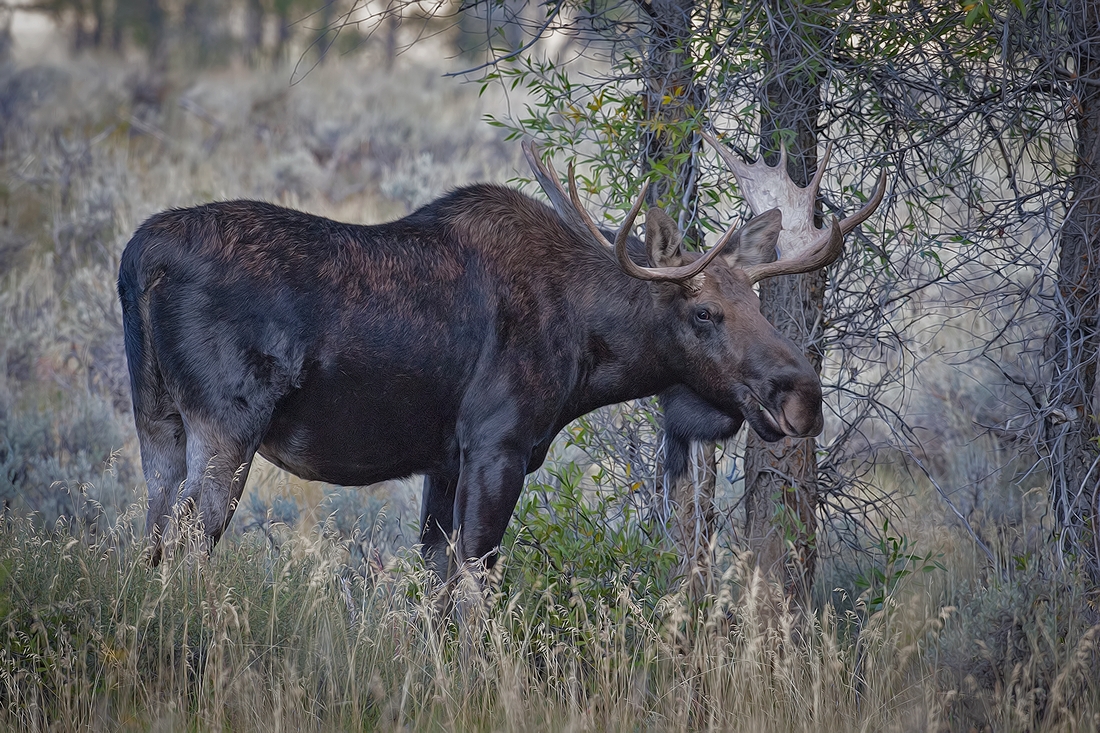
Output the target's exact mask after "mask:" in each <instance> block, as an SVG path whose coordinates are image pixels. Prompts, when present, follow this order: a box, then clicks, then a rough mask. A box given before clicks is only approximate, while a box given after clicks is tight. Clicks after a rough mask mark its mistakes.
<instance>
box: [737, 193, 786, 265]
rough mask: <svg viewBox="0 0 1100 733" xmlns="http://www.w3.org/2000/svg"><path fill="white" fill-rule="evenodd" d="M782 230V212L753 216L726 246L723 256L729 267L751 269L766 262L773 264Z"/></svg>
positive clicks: (774, 211) (776, 209)
mask: <svg viewBox="0 0 1100 733" xmlns="http://www.w3.org/2000/svg"><path fill="white" fill-rule="evenodd" d="M782 229H783V212H781V211H780V210H779V209H778V208H775V209H770V210H768V211H765V212H764V213H763V214H760V215H759V216H754V217H753V218H752V219H750V220H749V222H748V223H747V224H745V225H744V226H743V227H741V229H740V230H738V232H737V234H736V235H735V236H734V240H735V241H731V242H730V243H729V244H728V245H726V253H725V254H724V255H723V257H725V259H726V262H727V263H728V264H729V266H730V267H740V268H742V269H744V268H746V267H752V266H754V265H762V264H764V263H766V262H775V260H776V258H777V256H778V255H777V252H776V249H775V245H776V243H777V242H778V241H779V232H780V231H782Z"/></svg>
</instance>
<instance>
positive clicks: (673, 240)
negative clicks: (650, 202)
mask: <svg viewBox="0 0 1100 733" xmlns="http://www.w3.org/2000/svg"><path fill="white" fill-rule="evenodd" d="M683 244H684V242H683V239H682V238H681V237H680V229H679V228H678V227H677V226H676V222H674V221H673V220H672V218H671V217H670V216H669V215H668V214H666V213H665V212H664V211H662V210H661V209H658V208H656V207H654V208H652V209H650V210H649V211H647V212H646V215H645V247H646V251H647V252H649V264H650V266H651V267H679V266H680V265H682V264H683V261H684V258H683V253H684V248H683Z"/></svg>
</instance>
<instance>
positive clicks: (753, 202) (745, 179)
mask: <svg viewBox="0 0 1100 733" xmlns="http://www.w3.org/2000/svg"><path fill="white" fill-rule="evenodd" d="M702 134H703V138H704V139H705V140H706V141H707V142H708V143H710V145H711V146H712V147H713V148H714V149H715V151H717V152H718V155H720V156H721V157H722V160H724V161H725V162H726V165H728V166H729V167H730V170H732V171H733V174H734V176H736V178H737V182H738V183H739V184H740V186H741V194H742V195H743V196H744V197H745V200H746V201H747V202H748V204H749V208H750V209H752V212H753V214H757V215H759V214H762V213H764V212H765V211H769V210H771V209H775V208H778V209H779V210H780V211H781V212H782V214H783V230H782V231H781V232H780V233H779V242H778V249H779V259H777V260H776V261H774V262H766V263H763V264H759V265H751V266H749V267H746V268H745V274H746V275H748V277H749V279H750V280H752V281H753V282H759V281H761V280H764V279H765V278H769V277H775V276H776V275H794V274H798V273H802V272H812V271H813V270H817V269H819V268H822V267H826V266H828V265H830V264H832V263H833V262H835V261H836V259H837V258H838V257H840V253H841V251H842V250H843V249H844V236H845V235H846V234H848V232H850V231H852V230H853V229H855V228H856V227H857V226H858V225H859V224H861V223H862V222H864V221H865V220H866V219H867V218H868V217H869V216H871V214H872V213H874V211H875V209H876V208H878V205H879V204H880V203H881V202H882V197H883V195H884V194H885V193H886V171H885V170H884V171H882V173H881V174H880V175H879V179H878V185H877V186H876V187H875V192H874V193H873V194H872V195H871V198H870V199H868V201H867V203H866V204H864V205H863V207H862V208H861V209H860V210H859V211H857V212H856V213H855V214H852V215H851V216H849V217H846V218H845V219H843V220H842V221H840V222H837V220H836V219H835V218H834V219H833V221H832V223H831V224H830V225H829V226H828V227H827V228H825V229H819V228H818V227H817V226H815V225H814V205H815V203H816V201H817V194H818V188H819V186H820V185H821V176H822V175H823V174H824V172H825V165H826V164H827V163H828V162H829V155H830V153H831V152H832V145H831V144H830V145H829V147H827V148H826V149H825V155H824V156H822V159H821V162H820V163H819V164H818V167H817V173H815V174H814V178H813V180H812V181H810V185H808V186H806V187H805V188H802V187H801V186H799V185H797V184H796V183H795V182H794V181H792V180H791V179H790V176H788V175H787V151H786V150H785V149H784V150H783V152H782V153H781V155H780V160H779V165H778V166H777V167H774V168H773V167H772V166H770V165H768V164H767V163H765V162H764V161H763V160H758V161H757V162H755V163H753V164H751V165H750V164H747V163H743V162H741V161H740V160H738V159H737V158H736V157H735V156H734V155H733V153H731V152H730V151H729V150H728V149H727V148H726V147H725V146H724V145H722V144H721V143H720V142H718V140H717V139H715V137H714V136H713V135H711V134H710V133H707V132H704V133H702Z"/></svg>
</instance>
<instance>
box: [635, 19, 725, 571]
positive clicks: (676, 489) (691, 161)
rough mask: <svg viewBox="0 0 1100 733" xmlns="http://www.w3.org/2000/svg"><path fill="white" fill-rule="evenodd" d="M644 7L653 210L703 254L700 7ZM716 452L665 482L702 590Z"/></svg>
mask: <svg viewBox="0 0 1100 733" xmlns="http://www.w3.org/2000/svg"><path fill="white" fill-rule="evenodd" d="M640 7H641V8H642V10H643V11H644V12H646V13H647V14H648V15H649V17H650V21H651V40H650V45H649V48H648V53H647V57H646V91H645V93H646V96H645V119H644V121H643V124H644V125H646V132H645V135H644V136H643V145H644V154H645V165H646V167H647V168H648V169H649V170H657V171H660V172H661V173H662V175H661V176H659V177H658V178H657V180H655V181H653V182H652V183H651V184H650V186H649V190H648V192H647V193H646V198H647V201H646V203H647V204H648V205H649V206H651V207H653V206H661V207H663V208H664V209H665V212H666V213H667V214H668V215H669V216H671V217H672V218H673V219H674V220H675V221H676V223H677V225H678V226H679V228H680V231H681V232H682V233H683V234H684V239H685V242H686V243H687V244H688V246H695V247H698V246H699V245H701V244H702V236H701V233H700V231H699V227H698V224H697V218H698V216H697V214H698V212H697V207H698V176H697V174H696V156H695V153H696V148H697V145H698V142H697V139H696V135H695V133H694V130H695V129H697V128H698V117H699V115H700V114H701V113H702V110H703V106H704V103H705V99H704V92H703V88H702V87H701V86H700V85H698V84H696V83H695V72H696V69H695V60H694V58H693V56H692V53H691V38H692V31H693V29H694V27H693V14H694V12H695V0H658V1H657V2H652V3H645V4H640ZM689 131H691V132H689ZM714 451H715V445H714V443H703V444H699V445H694V446H692V451H691V453H692V457H691V462H692V469H691V470H690V471H688V473H687V475H685V476H684V477H682V478H681V479H679V480H677V481H676V482H675V483H674V484H673V485H672V486H670V487H666V486H664V480H663V479H660V480H659V485H660V486H661V487H662V489H663V490H668V491H671V493H672V497H671V498H672V504H673V507H674V511H675V512H676V516H675V518H674V520H673V523H672V532H673V536H674V539H675V541H676V544H677V547H678V548H679V550H680V555H681V571H682V574H683V575H685V576H686V577H689V578H692V579H693V582H692V588H694V589H696V590H700V589H702V587H703V586H704V585H705V584H706V582H705V581H706V569H707V568H708V567H709V565H710V555H711V548H712V540H713V537H714V530H715V513H714V489H715V483H716V476H717V466H716V464H715V455H714ZM659 473H660V472H659ZM698 581H703V582H702V583H700V582H698Z"/></svg>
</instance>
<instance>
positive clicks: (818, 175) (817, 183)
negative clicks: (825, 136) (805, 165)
mask: <svg viewBox="0 0 1100 733" xmlns="http://www.w3.org/2000/svg"><path fill="white" fill-rule="evenodd" d="M832 154H833V141H832V140H830V141H829V142H828V144H827V145H825V154H824V155H822V156H821V160H819V161H818V162H817V172H815V173H814V178H813V180H812V181H810V185H809V189H810V190H811V191H813V192H814V196H815V197H816V196H817V194H818V193H819V191H820V189H821V179H822V177H823V176H824V175H825V166H827V165H829V158H830V157H832Z"/></svg>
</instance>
